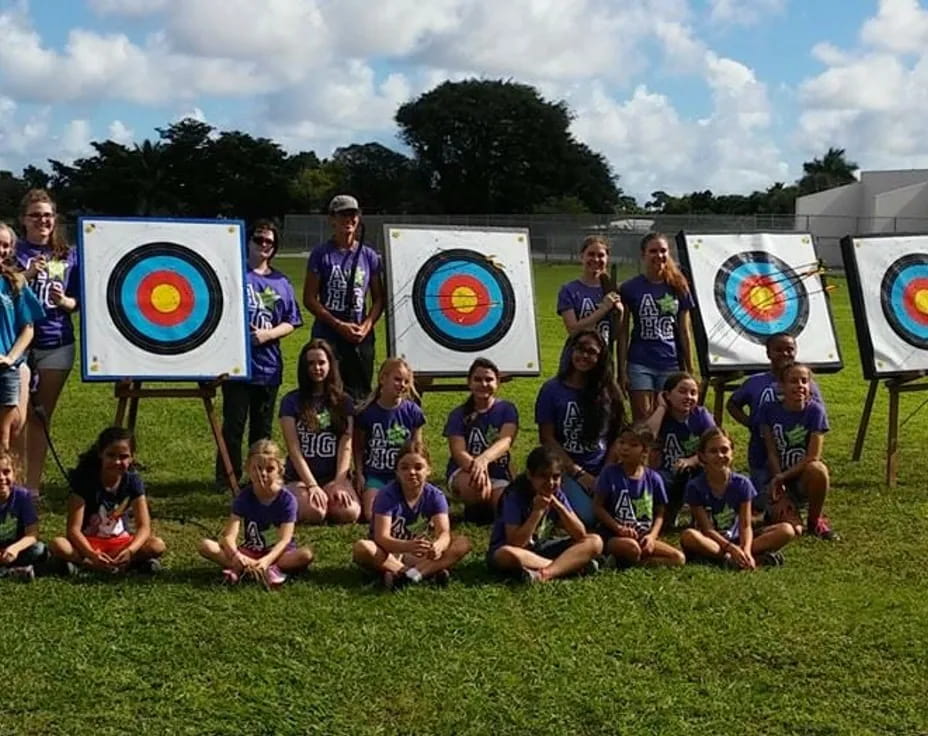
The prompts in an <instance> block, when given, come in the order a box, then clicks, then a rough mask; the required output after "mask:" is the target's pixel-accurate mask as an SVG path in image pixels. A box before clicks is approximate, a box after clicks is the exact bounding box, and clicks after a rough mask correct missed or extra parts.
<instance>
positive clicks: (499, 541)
mask: <svg viewBox="0 0 928 736" xmlns="http://www.w3.org/2000/svg"><path fill="white" fill-rule="evenodd" d="M554 497H555V498H556V499H557V500H558V501H560V502H561V504H562V505H563V506H564V508H566V509H567V510H568V511H573V508H571V505H570V501H568V500H567V496H565V495H564V492H563V491H562V490H561V489H560V488H558V489H557V490H556V491H555V492H554ZM534 500H535V492H534V491H533V490H532V484H531V481H529V479H528V477H527V476H526V475H524V474H523V475H520V476H518V477H517V478H516V479H515V480H514V481H513V482H512V483H510V484H509V487H508V488H507V489H506V490H505V492H504V493H503V497H502V498H501V499H500V502H499V503H500V505H499V511H498V513H497V515H496V521H495V522H494V523H493V531H492V532H490V552H494V551H495V550H497V549H499V548H500V547H502V546H503V545H504V544H506V525H507V524H510V525H512V526H517V527H518V526H522V525H523V524H524V523H525V521H526V519H528V517H529V516H530V515H531V513H532V504H533V503H534ZM558 525H561V526H562V524H561V515H560V513H559V512H558V511H557V509H555V508H553V507H552V508H549V509H548V513H547V514H545V517H544V519H543V520H542V521H541V523H540V524H539V525H538V528H537V529H536V530H535V534H534V535H533V536H532V539H531V540H530V541H529V544H528V547H533V546H534V545H535V544H537V543H538V542H539V541H543V540H545V539H548V538H551V537H552V536H553V535H554V530H555V527H556V526H558Z"/></svg>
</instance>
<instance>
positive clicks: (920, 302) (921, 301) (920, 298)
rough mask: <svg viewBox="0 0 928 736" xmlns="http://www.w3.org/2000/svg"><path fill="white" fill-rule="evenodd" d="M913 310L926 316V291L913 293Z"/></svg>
mask: <svg viewBox="0 0 928 736" xmlns="http://www.w3.org/2000/svg"><path fill="white" fill-rule="evenodd" d="M915 308H916V309H917V310H918V311H919V312H921V313H922V314H928V289H919V290H918V291H916V292H915Z"/></svg>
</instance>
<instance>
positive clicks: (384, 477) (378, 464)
mask: <svg viewBox="0 0 928 736" xmlns="http://www.w3.org/2000/svg"><path fill="white" fill-rule="evenodd" d="M423 424H425V415H424V414H423V413H422V409H420V408H419V406H418V405H417V404H416V403H415V402H413V401H410V400H409V399H403V400H402V401H401V402H400V403H399V405H398V406H395V407H393V408H390V409H385V408H384V407H382V406H381V405H380V404H379V403H377V402H376V401H374V402H372V403H371V404H370V405H369V406H368V407H367V408H365V409H364V410H363V411H362V412H361V413H360V414H358V416H357V417H356V418H355V426H356V427H357V428H358V429H360V430H362V431H363V432H364V436H365V439H366V442H365V444H364V476H365V477H366V478H376V479H377V480H381V481H383V482H388V481H390V480H392V479H393V476H394V474H395V472H396V453H397V452H399V449H400V448H401V447H402V446H403V444H404V443H405V442H406V441H407V440H408V439H409V438H410V437H412V434H413V432H415V431H416V430H417V429H418V428H419V427H421V426H422V425H423Z"/></svg>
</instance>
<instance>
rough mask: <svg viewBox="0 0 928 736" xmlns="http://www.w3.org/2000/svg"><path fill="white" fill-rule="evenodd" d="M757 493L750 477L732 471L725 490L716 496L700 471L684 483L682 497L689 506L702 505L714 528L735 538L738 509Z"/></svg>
mask: <svg viewBox="0 0 928 736" xmlns="http://www.w3.org/2000/svg"><path fill="white" fill-rule="evenodd" d="M756 495H757V491H756V490H755V489H754V484H753V483H751V479H750V478H747V477H745V476H743V475H741V474H740V473H732V474H731V477H730V478H729V479H728V485H727V486H725V492H724V493H723V494H722V495H721V496H716V495H715V494H714V493H713V492H712V489H711V488H710V487H709V481H708V480H707V479H706V474H705V473H700V474H699V475H697V476H696V477H695V478H693V479H692V480H691V481H690V482H689V483H687V484H686V491H684V494H683V497H684V500H685V501H686V503H688V504H689V505H690V506H692V507H695V506H702V507H703V508H704V509H705V510H706V513H708V514H709V515H710V516H711V517H712V522H713V523H714V524H715V528H716V529H717V530H718V531H720V532H722V533H723V534H725V535H726V536H727V537H728V538H729V539H737V538H738V537H739V536H740V534H741V532H740V521H739V519H738V510H739V509H740V508H741V504H743V503H744V502H745V501H751V499H753V498H754V497H755V496H756Z"/></svg>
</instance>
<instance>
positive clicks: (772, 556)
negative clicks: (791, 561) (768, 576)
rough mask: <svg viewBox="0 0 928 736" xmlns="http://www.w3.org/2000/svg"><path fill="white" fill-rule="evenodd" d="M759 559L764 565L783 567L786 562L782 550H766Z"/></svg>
mask: <svg viewBox="0 0 928 736" xmlns="http://www.w3.org/2000/svg"><path fill="white" fill-rule="evenodd" d="M757 561H758V562H759V563H760V564H761V565H763V566H764V567H783V565H785V564H786V558H785V557H783V553H782V552H764V553H763V554H762V555H761V556H760V557H758V558H757Z"/></svg>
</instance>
